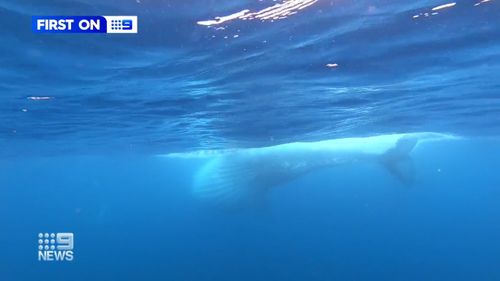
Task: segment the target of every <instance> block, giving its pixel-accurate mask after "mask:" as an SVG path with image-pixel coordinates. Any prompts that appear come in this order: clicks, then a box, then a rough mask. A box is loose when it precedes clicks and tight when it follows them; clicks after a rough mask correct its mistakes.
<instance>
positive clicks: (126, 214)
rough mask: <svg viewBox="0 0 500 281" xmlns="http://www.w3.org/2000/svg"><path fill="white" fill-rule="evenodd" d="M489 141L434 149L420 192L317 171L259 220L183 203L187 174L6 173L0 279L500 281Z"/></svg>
mask: <svg viewBox="0 0 500 281" xmlns="http://www.w3.org/2000/svg"><path fill="white" fill-rule="evenodd" d="M499 151H500V145H499V141H498V140H461V141H445V142H441V143H429V144H424V145H422V146H420V147H418V149H417V150H415V151H414V152H413V153H412V157H413V160H414V161H415V165H416V171H417V174H416V181H415V183H414V184H413V185H411V186H408V185H404V184H402V183H400V182H398V180H396V179H395V178H393V177H392V176H391V175H390V173H389V172H387V171H386V170H384V168H383V167H382V166H379V165H377V164H356V165H352V166H341V167H336V168H331V169H324V170H320V171H317V172H315V173H311V174H309V175H307V176H306V177H303V178H301V179H298V180H296V181H294V182H292V183H290V184H287V185H285V186H281V187H279V188H277V189H276V190H273V191H272V192H271V193H270V194H269V197H268V201H267V204H266V206H265V207H262V208H256V209H254V208H250V209H246V210H239V211H232V210H218V209H213V208H211V207H209V206H206V205H203V204H202V203H200V202H198V201H196V200H195V199H194V198H193V197H192V196H191V194H190V188H191V178H192V173H194V172H196V170H197V169H198V168H199V165H200V164H202V163H198V162H196V161H193V160H182V161H181V160H178V159H177V160H175V161H173V160H172V159H170V160H167V159H165V158H158V157H138V156H130V157H116V156H114V157H102V156H101V157H88V156H87V157H62V158H61V157H54V158H42V159H40V158H39V159H18V160H11V161H2V162H0V165H1V167H2V173H1V174H0V184H1V186H2V189H0V214H1V215H0V225H1V226H2V229H1V232H0V247H1V249H2V255H1V257H0V277H1V280H4V281H23V280H68V279H71V280H158V279H161V280H164V279H166V280H471V279H473V280H497V279H498V278H500V267H498V264H499V263H500V240H499V239H498V237H499V235H500V221H499V220H500V219H499V218H500V207H499V206H500V205H499V204H498V202H499V200H500V189H499V187H500V174H498V166H499V165H500V160H499V159H500V154H499ZM44 231H49V232H51V231H54V232H58V231H72V232H74V233H75V261H73V262H66V263H44V262H38V261H37V234H38V232H44Z"/></svg>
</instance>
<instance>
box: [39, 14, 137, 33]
mask: <svg viewBox="0 0 500 281" xmlns="http://www.w3.org/2000/svg"><path fill="white" fill-rule="evenodd" d="M31 24H32V30H33V32H34V33H137V32H138V20H137V16H33V17H32V22H31Z"/></svg>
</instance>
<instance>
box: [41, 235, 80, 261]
mask: <svg viewBox="0 0 500 281" xmlns="http://www.w3.org/2000/svg"><path fill="white" fill-rule="evenodd" d="M74 243H75V242H74V235H73V233H69V232H67V233H38V260H39V261H72V260H73V259H74V252H73V249H74V247H75V244H74Z"/></svg>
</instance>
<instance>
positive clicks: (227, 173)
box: [167, 133, 456, 207]
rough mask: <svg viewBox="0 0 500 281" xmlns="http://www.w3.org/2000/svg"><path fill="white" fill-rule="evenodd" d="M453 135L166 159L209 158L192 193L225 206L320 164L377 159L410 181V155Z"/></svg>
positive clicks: (416, 135)
mask: <svg viewBox="0 0 500 281" xmlns="http://www.w3.org/2000/svg"><path fill="white" fill-rule="evenodd" d="M450 138H456V137H454V136H451V135H446V134H441V133H409V134H391V135H380V136H372V137H363V138H344V139H333V140H324V141H319V142H296V143H287V144H281V145H276V146H269V147H261V148H245V149H234V150H222V151H206V150H205V151H198V152H192V153H180V154H169V155H167V156H168V157H183V158H193V157H194V158H207V162H206V163H205V164H204V165H203V166H202V167H201V168H200V169H199V170H198V171H197V172H196V174H195V176H194V180H193V186H192V192H193V195H194V196H196V197H197V198H199V199H202V200H204V201H208V202H211V203H213V204H216V205H221V206H225V207H231V206H241V205H243V204H249V203H254V202H256V201H259V200H261V199H262V198H263V197H264V196H265V194H266V193H267V192H268V191H269V190H270V189H271V188H273V187H276V186H280V185H283V184H286V183H288V182H290V181H292V180H294V179H296V178H298V177H300V176H302V175H304V174H307V173H309V172H311V171H315V170H318V169H321V168H324V167H334V166H339V165H345V164H352V163H358V162H363V163H364V162H370V161H371V162H373V161H375V162H378V163H381V164H382V165H383V166H385V167H386V168H387V169H388V170H389V171H390V172H391V174H393V175H394V176H396V177H397V178H398V179H400V180H401V181H403V182H408V181H411V180H412V176H413V168H412V165H411V160H410V153H411V152H412V150H414V148H415V147H416V146H417V145H419V144H421V143H422V142H425V141H435V140H443V139H450Z"/></svg>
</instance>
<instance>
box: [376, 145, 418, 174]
mask: <svg viewBox="0 0 500 281" xmlns="http://www.w3.org/2000/svg"><path fill="white" fill-rule="evenodd" d="M417 142H418V138H417V137H415V136H405V137H402V138H401V139H399V140H398V141H397V142H396V145H395V146H394V147H393V148H391V149H389V150H387V152H385V153H384V154H382V157H381V159H380V160H381V162H382V164H383V165H384V166H385V167H386V168H387V170H388V171H389V172H390V173H391V174H392V175H394V176H395V177H396V178H397V179H399V180H400V181H401V182H403V183H405V184H411V183H413V182H414V180H415V167H414V164H413V161H412V159H411V157H410V152H411V151H412V150H413V149H414V148H415V146H416V145H417Z"/></svg>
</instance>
